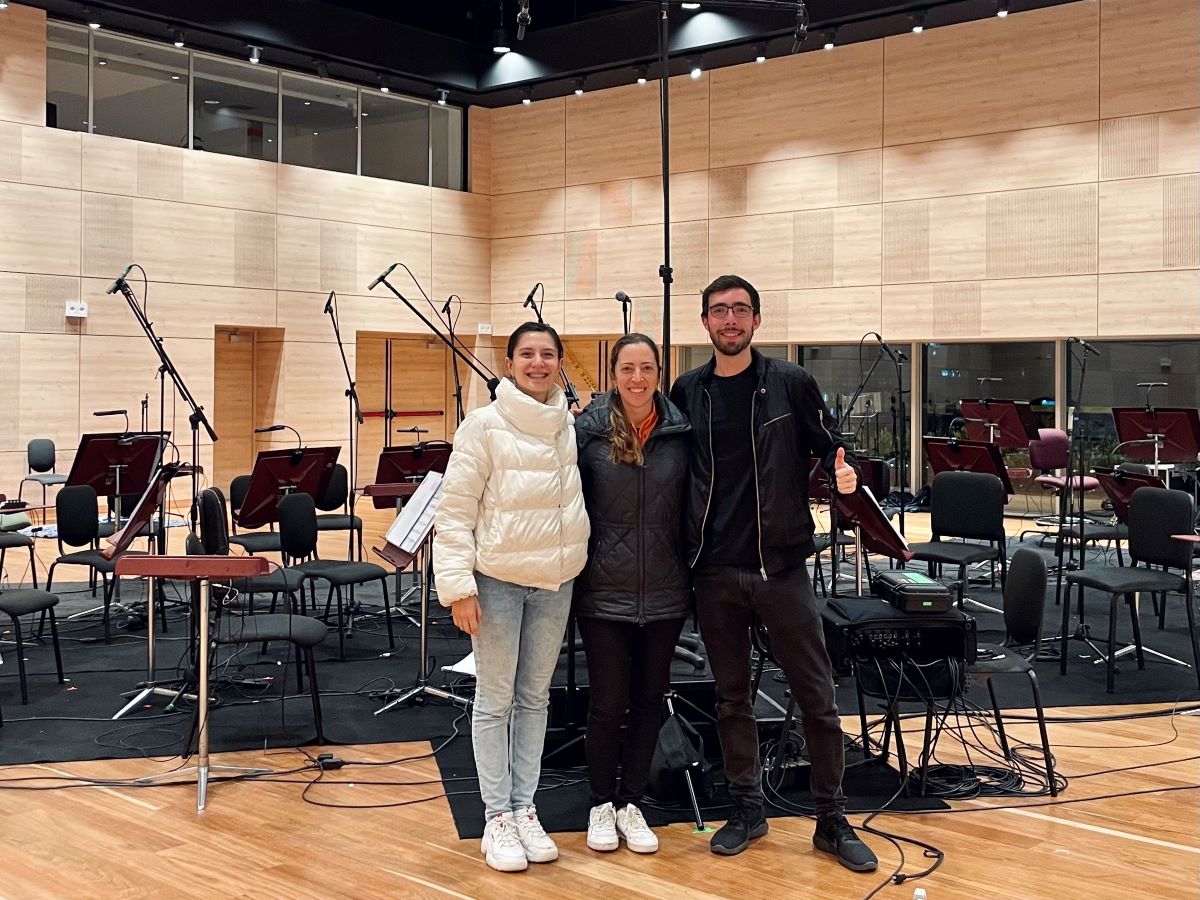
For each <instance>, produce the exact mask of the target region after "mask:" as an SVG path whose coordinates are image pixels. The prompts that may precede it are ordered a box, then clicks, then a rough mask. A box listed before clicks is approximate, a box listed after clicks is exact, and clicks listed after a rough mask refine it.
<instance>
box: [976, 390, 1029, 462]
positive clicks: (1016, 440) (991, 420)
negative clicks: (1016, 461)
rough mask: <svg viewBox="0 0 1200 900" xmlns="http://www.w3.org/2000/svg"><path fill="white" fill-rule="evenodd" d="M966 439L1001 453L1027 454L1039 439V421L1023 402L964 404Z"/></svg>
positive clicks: (990, 401)
mask: <svg viewBox="0 0 1200 900" xmlns="http://www.w3.org/2000/svg"><path fill="white" fill-rule="evenodd" d="M958 406H959V410H960V411H961V412H962V417H963V419H964V420H965V421H966V429H967V438H968V439H969V440H972V441H980V442H990V443H994V444H996V445H997V446H999V447H1000V449H1001V450H1024V449H1026V448H1027V447H1028V446H1029V442H1030V441H1036V440H1037V437H1038V426H1037V420H1036V419H1034V417H1033V411H1032V410H1031V409H1030V408H1029V404H1028V403H1027V402H1026V401H1024V400H974V399H972V400H966V399H964V400H961V401H959V404H958Z"/></svg>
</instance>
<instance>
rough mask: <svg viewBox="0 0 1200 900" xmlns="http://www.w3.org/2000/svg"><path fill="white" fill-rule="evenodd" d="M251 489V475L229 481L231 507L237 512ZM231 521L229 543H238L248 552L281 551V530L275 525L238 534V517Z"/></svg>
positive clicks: (239, 476)
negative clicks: (274, 526) (265, 529)
mask: <svg viewBox="0 0 1200 900" xmlns="http://www.w3.org/2000/svg"><path fill="white" fill-rule="evenodd" d="M249 489H250V476H249V475H238V476H237V477H235V478H234V479H233V481H231V482H229V503H228V506H229V508H230V509H232V510H234V511H235V512H236V511H237V510H239V509H241V508H242V504H243V503H244V502H245V500H246V491H248V490H249ZM231 523H232V531H231V533H230V535H229V543H231V544H236V545H237V546H239V547H241V548H243V549H244V550H245V551H246V552H247V553H281V551H280V548H279V532H278V531H275V530H273V526H272V530H269V531H247V532H243V533H242V534H238V530H237V519H236V517H235V518H234V519H232V520H231Z"/></svg>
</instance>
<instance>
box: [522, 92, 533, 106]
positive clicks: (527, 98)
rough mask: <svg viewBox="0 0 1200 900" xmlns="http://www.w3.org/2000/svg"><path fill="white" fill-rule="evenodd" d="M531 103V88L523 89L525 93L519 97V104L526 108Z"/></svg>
mask: <svg viewBox="0 0 1200 900" xmlns="http://www.w3.org/2000/svg"><path fill="white" fill-rule="evenodd" d="M532 102H533V88H525V93H524V94H523V95H522V97H521V103H522V104H524V105H525V106H528V105H529V104H530V103H532Z"/></svg>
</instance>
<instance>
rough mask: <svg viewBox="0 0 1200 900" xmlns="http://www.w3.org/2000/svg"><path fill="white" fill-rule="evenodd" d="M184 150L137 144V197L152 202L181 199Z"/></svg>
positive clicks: (185, 152)
mask: <svg viewBox="0 0 1200 900" xmlns="http://www.w3.org/2000/svg"><path fill="white" fill-rule="evenodd" d="M186 154H187V151H186V150H183V149H180V148H178V147H162V146H159V145H158V144H143V143H140V142H139V143H138V144H137V164H136V173H137V195H138V196H139V197H149V198H151V199H153V200H182V199H183V157H184V156H185V155H186Z"/></svg>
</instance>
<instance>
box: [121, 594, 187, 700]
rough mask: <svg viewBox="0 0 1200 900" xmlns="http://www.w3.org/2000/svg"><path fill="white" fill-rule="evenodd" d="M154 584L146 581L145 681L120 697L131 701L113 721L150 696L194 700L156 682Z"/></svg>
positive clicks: (176, 689) (178, 688) (178, 690)
mask: <svg viewBox="0 0 1200 900" xmlns="http://www.w3.org/2000/svg"><path fill="white" fill-rule="evenodd" d="M154 582H155V579H154V578H147V579H146V602H147V603H148V604H149V606H147V608H146V680H145V681H143V682H142V683H141V684H139V685H138V688H141V690H137V689H135V690H132V691H127V692H126V693H124V694H122V695H121V696H122V697H129V698H131V699H130V701H129V702H128V703H126V704H125V705H124V706H122V707H121V709H120V710H118V712H117V713H116V715H114V716H113V719H114V720H115V719H119V718H121V717H122V716H124V715H126V714H128V713H130V712H132V711H133V710H135V709H137V708H138V707H139V706H141V705H142V703H143V702H144V701H145V700H146V698H147V697H149V696H151V695H155V696H159V697H170V698H171V702H172V704H173V703H174V702H175V701H176V700H178V699H179V698H180V697H186V698H187V699H189V700H195V699H196V695H195V694H185V693H184V692H183V691H184V689H183V688H180V687H163V686H162V685H160V684H159V683H158V681H157V678H156V674H157V672H156V669H155V664H154V602H155V599H156V594H155V590H154V587H155V584H154Z"/></svg>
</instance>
